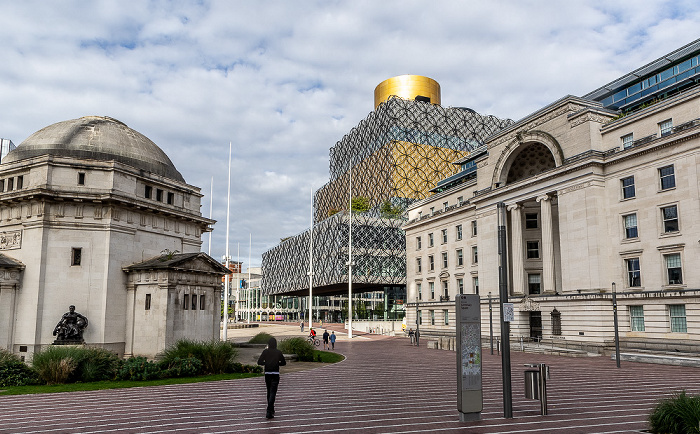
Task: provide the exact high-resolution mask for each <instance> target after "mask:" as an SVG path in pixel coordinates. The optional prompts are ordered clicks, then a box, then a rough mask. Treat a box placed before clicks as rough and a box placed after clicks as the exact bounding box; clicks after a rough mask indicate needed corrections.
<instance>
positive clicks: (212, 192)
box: [207, 176, 214, 256]
mask: <svg viewBox="0 0 700 434" xmlns="http://www.w3.org/2000/svg"><path fill="white" fill-rule="evenodd" d="M213 207H214V177H213V176H212V177H211V189H210V190H209V220H211V211H212V208H213ZM211 233H212V231H209V249H208V250H207V255H209V256H211Z"/></svg>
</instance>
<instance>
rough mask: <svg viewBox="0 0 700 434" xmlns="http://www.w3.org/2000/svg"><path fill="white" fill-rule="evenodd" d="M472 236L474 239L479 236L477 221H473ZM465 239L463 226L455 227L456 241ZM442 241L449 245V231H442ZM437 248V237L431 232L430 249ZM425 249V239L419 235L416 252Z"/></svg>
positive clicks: (429, 238)
mask: <svg viewBox="0 0 700 434" xmlns="http://www.w3.org/2000/svg"><path fill="white" fill-rule="evenodd" d="M471 234H472V237H475V236H476V234H477V228H476V220H473V221H472V222H471ZM462 238H463V232H462V225H457V226H455V240H456V241H460V240H462ZM440 239H441V241H442V244H447V240H448V234H447V229H442V230H441V231H440ZM434 246H435V235H434V234H433V233H432V232H431V233H429V234H428V247H434ZM422 248H423V239H422V236H421V235H419V236H417V237H416V250H420V249H422Z"/></svg>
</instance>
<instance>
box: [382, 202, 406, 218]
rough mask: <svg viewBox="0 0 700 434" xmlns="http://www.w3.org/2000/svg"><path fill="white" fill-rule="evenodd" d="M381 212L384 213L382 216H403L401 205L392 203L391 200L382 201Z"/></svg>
mask: <svg viewBox="0 0 700 434" xmlns="http://www.w3.org/2000/svg"><path fill="white" fill-rule="evenodd" d="M379 212H380V213H382V217H384V218H388V219H393V218H397V217H401V214H403V210H402V209H401V207H399V206H394V205H392V204H391V201H390V200H385V201H384V202H382V205H381V206H380V207H379Z"/></svg>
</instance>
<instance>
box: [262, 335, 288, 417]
mask: <svg viewBox="0 0 700 434" xmlns="http://www.w3.org/2000/svg"><path fill="white" fill-rule="evenodd" d="M286 364H287V361H286V360H284V354H282V351H280V350H278V349H277V339H275V338H270V340H269V341H267V348H266V349H265V350H263V352H262V354H260V358H259V359H258V365H263V366H265V387H266V388H267V412H266V415H265V417H266V418H268V419H272V418H273V417H275V396H276V395H277V387H278V386H279V384H280V366H284V365H286Z"/></svg>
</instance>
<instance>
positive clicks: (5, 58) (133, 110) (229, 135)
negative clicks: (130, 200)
mask: <svg viewBox="0 0 700 434" xmlns="http://www.w3.org/2000/svg"><path fill="white" fill-rule="evenodd" d="M0 16H1V17H2V30H1V31H0V59H2V62H1V63H0V107H2V110H1V111H0V113H1V114H0V137H2V138H7V139H10V140H12V141H13V142H14V143H15V144H16V145H19V144H20V143H21V142H22V141H24V140H25V139H26V138H27V137H28V136H30V135H31V134H32V133H34V132H35V131H37V130H39V129H41V128H43V127H45V126H48V125H51V124H53V123H56V122H60V121H64V120H69V119H76V118H79V117H82V116H88V115H98V116H110V117H112V118H116V119H118V120H120V121H122V122H124V123H125V124H127V125H128V126H129V127H131V128H133V129H135V130H137V131H139V132H140V133H142V134H144V135H145V136H147V137H149V138H150V139H151V140H153V141H154V142H155V143H156V144H157V145H158V146H159V147H160V148H161V149H163V150H164V151H165V152H166V153H167V154H168V156H169V157H170V159H171V160H172V162H173V163H174V164H175V166H176V167H177V169H178V170H179V171H180V172H181V173H182V175H183V176H184V178H185V180H186V182H187V183H188V184H190V185H194V186H197V187H200V188H201V193H202V194H203V195H204V197H203V198H202V214H203V215H204V216H205V217H208V216H209V215H210V199H211V198H212V197H213V206H212V208H211V215H212V218H213V219H215V220H217V223H216V225H215V226H214V232H213V233H212V247H211V255H212V256H213V257H215V258H217V259H220V258H221V257H222V256H223V255H224V254H225V251H226V242H225V240H226V199H227V194H226V191H227V177H228V151H229V143H231V146H232V155H233V157H232V171H231V208H230V232H229V237H230V244H229V245H230V251H231V255H232V257H233V260H236V259H237V258H240V260H241V261H242V262H243V268H244V270H245V269H246V268H247V267H248V265H249V263H250V264H251V265H252V266H254V267H255V266H259V265H260V263H261V255H262V253H263V252H265V251H266V250H268V249H270V248H272V247H274V246H275V245H277V244H278V243H279V241H280V238H285V237H288V236H291V235H295V234H298V233H300V232H302V231H304V230H306V229H307V228H308V226H309V223H310V222H309V218H310V192H311V190H312V189H313V190H316V189H318V188H320V187H322V186H323V185H324V184H325V183H326V182H328V178H329V167H328V161H329V158H328V157H329V149H330V148H331V147H332V146H333V145H334V144H335V143H336V142H337V141H339V140H340V139H342V137H343V136H344V135H345V134H347V133H348V132H349V131H350V130H351V129H352V128H353V127H354V126H356V125H357V124H358V123H359V122H360V121H361V120H362V119H364V118H365V117H367V115H368V114H369V113H370V112H371V111H372V110H373V98H374V88H375V87H376V86H377V85H378V84H379V83H380V82H381V81H383V80H385V79H387V78H390V77H394V76H397V75H402V74H417V75H424V76H428V77H431V78H433V79H435V80H436V81H438V82H439V83H440V86H441V90H442V105H443V106H459V107H469V108H472V109H474V110H475V111H477V112H479V113H480V114H483V115H488V114H491V115H495V116H498V117H501V118H510V119H513V120H518V119H520V118H522V117H525V116H527V115H528V114H529V113H532V112H534V111H536V110H537V109H539V108H541V107H543V106H545V105H547V104H549V103H551V102H553V101H555V100H557V99H559V98H561V97H563V96H565V95H575V96H582V95H584V94H586V93H588V92H590V91H592V90H595V89H597V88H598V87H601V86H603V85H605V84H607V83H609V82H611V81H613V80H614V79H616V78H618V77H620V76H621V75H623V74H625V73H627V72H630V71H632V70H634V69H636V68H638V67H640V66H643V65H645V64H647V63H649V62H651V61H652V60H655V59H657V58H659V57H661V56H663V55H664V54H667V53H669V52H671V51H673V50H675V49H677V48H680V47H681V46H683V45H685V44H687V43H689V42H692V41H694V40H695V39H698V38H700V30H699V29H700V2H697V1H696V0H675V1H653V0H636V1H628V0H621V1H609V0H605V1H594V0H591V1H583V0H581V1H579V0H567V1H555V0H551V1H544V0H541V1H536V0H488V1H485V0H484V1H475V0H471V1H456V0H454V1H439V0H438V1H432V2H425V1H415V0H402V1H394V0H383V1H377V0H374V1H372V0H368V1H364V0H353V1H344V2H343V1H334V0H326V1H288V0H287V1H264V0H263V1H240V0H228V1H138V2H124V1H121V0H119V1H99V0H95V1H89V2H86V1H67V0H66V1H56V2H46V1H25V0H23V1H11V0H0ZM212 180H213V185H214V187H213V195H212V194H211V184H212ZM208 237H209V235H208V234H205V235H204V236H203V244H202V251H204V252H207V251H208V242H209V240H208ZM250 239H252V249H249V240H250ZM238 252H240V255H239V253H238ZM249 257H250V258H251V260H250V262H249V259H248V258H249Z"/></svg>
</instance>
